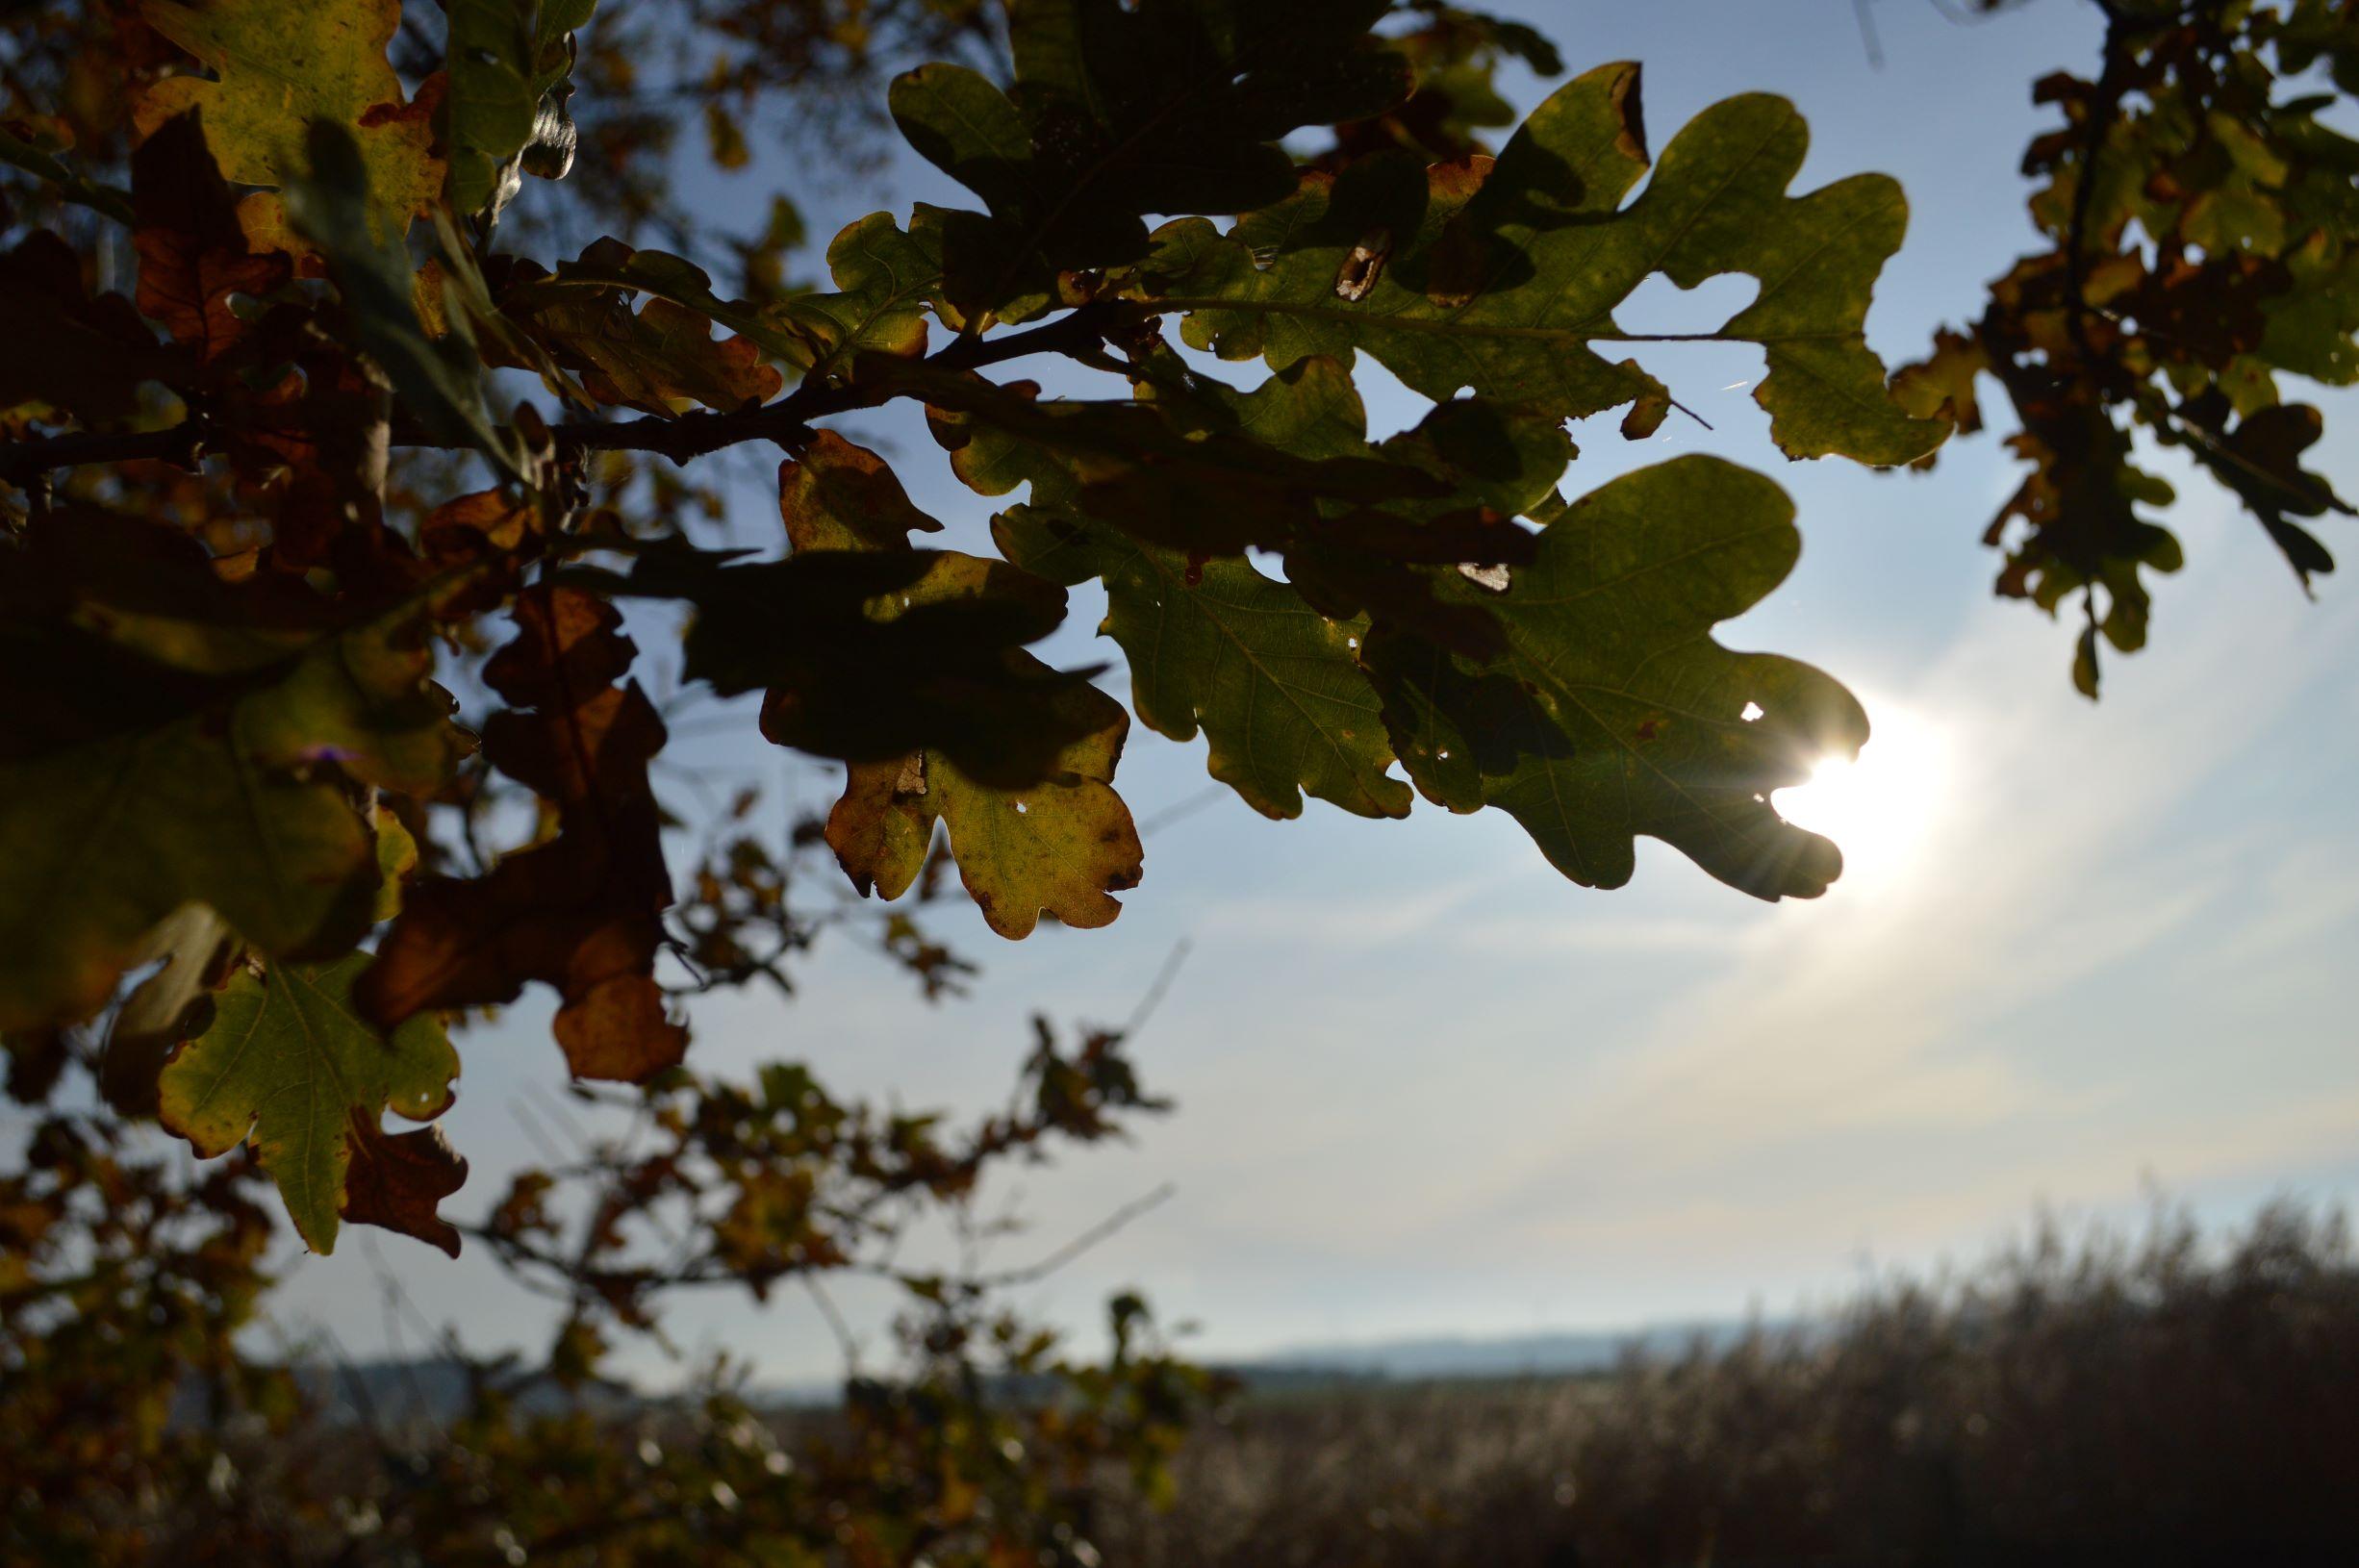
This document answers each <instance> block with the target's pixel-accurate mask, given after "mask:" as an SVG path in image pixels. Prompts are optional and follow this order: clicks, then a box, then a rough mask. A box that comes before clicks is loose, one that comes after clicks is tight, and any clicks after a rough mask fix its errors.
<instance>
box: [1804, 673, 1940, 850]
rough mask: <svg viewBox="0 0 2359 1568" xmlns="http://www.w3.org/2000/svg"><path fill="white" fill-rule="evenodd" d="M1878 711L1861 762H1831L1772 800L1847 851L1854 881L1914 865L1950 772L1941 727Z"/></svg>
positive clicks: (1881, 707) (1876, 708) (1893, 710)
mask: <svg viewBox="0 0 2359 1568" xmlns="http://www.w3.org/2000/svg"><path fill="white" fill-rule="evenodd" d="M1871 712H1872V713H1873V716H1874V721H1875V733H1874V734H1873V735H1872V736H1871V737H1870V738H1869V739H1868V742H1867V745H1866V746H1864V747H1862V748H1861V751H1860V754H1859V757H1858V759H1857V760H1851V759H1846V758H1840V757H1829V758H1828V759H1826V760H1825V761H1823V762H1821V763H1819V764H1818V766H1817V767H1816V768H1814V769H1813V770H1812V771H1811V776H1810V779H1809V781H1808V782H1807V783H1802V784H1797V785H1794V786H1792V787H1790V788H1788V789H1783V790H1779V791H1777V792H1776V793H1775V794H1773V795H1772V796H1770V797H1769V798H1770V803H1771V804H1772V805H1774V806H1776V808H1777V812H1778V815H1779V816H1781V817H1783V818H1785V819H1786V820H1787V821H1788V822H1792V823H1793V824H1794V825H1795V826H1797V827H1807V828H1809V829H1810V830H1811V831H1812V832H1814V833H1824V834H1825V835H1826V836H1827V837H1829V838H1831V839H1833V840H1834V841H1835V842H1836V843H1837V844H1839V845H1840V846H1841V847H1842V850H1843V866H1844V875H1845V878H1846V879H1847V880H1854V881H1859V880H1864V881H1883V880H1885V879H1886V878H1888V877H1890V875H1891V874H1892V873H1894V872H1896V871H1898V870H1900V869H1901V868H1903V867H1905V866H1906V865H1907V864H1908V862H1909V861H1910V859H1911V857H1912V856H1913V854H1914V853H1915V850H1916V849H1917V848H1918V847H1920V846H1921V844H1922V843H1923V841H1924V838H1925V836H1926V830H1927V829H1928V828H1930V827H1931V826H1932V825H1933V824H1934V822H1936V821H1937V820H1938V819H1939V817H1940V812H1941V807H1942V803H1943V797H1944V796H1945V794H1946V785H1947V775H1948V772H1949V757H1948V746H1947V744H1946V741H1945V739H1944V737H1943V736H1942V735H1941V733H1940V731H1939V730H1938V729H1936V728H1935V727H1934V726H1933V725H1931V724H1929V723H1927V722H1926V721H1924V720H1923V719H1921V718H1919V717H1918V716H1916V715H1915V714H1913V713H1910V712H1908V711H1907V710H1906V709H1902V708H1894V707H1890V706H1887V705H1883V704H1876V705H1874V706H1873V707H1872V709H1871Z"/></svg>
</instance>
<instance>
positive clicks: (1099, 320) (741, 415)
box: [0, 301, 1121, 486]
mask: <svg viewBox="0 0 2359 1568" xmlns="http://www.w3.org/2000/svg"><path fill="white" fill-rule="evenodd" d="M1120 308H1121V307H1120V306H1118V305H1116V304H1114V303H1113V302H1110V301H1099V302H1096V303H1092V304H1088V305H1083V306H1080V307H1078V309H1075V310H1073V311H1071V312H1068V313H1067V314H1066V315H1064V316H1059V317H1057V318H1056V319H1055V320H1053V321H1048V322H1044V323H1042V324H1041V325H1039V326H1035V327H1027V328H1025V329H1024V330H1023V331H1020V332H1012V333H1009V334H1007V335H1006V336H1004V337H1000V338H989V339H984V338H965V337H961V338H957V339H954V340H953V341H951V342H950V343H949V344H947V345H946V346H945V347H943V348H942V349H941V350H940V351H939V352H938V353H935V354H932V355H930V356H928V357H927V358H926V361H925V364H926V366H928V367H931V368H934V369H940V370H977V369H981V368H982V367H985V366H989V365H999V364H1002V363H1003V362H1005V361H1008V360H1013V359H1021V358H1023V357H1025V356H1026V355H1028V354H1068V353H1077V352H1079V353H1085V352H1087V351H1089V350H1090V349H1093V348H1096V347H1098V346H1099V345H1101V344H1102V343H1103V341H1105V329H1106V326H1107V325H1108V323H1109V321H1110V318H1111V317H1112V316H1113V315H1114V313H1115V312H1116V311H1117V310H1119V309H1120ZM895 395H896V393H894V392H880V391H878V390H876V389H874V388H869V387H861V386H858V385H856V384H850V383H843V384H835V383H826V382H818V383H812V382H806V383H804V384H803V385H801V386H799V387H797V388H796V389H795V390H794V391H793V392H789V393H788V394H787V395H786V396H784V397H782V398H780V399H779V400H778V401H776V402H774V403H769V404H765V405H763V406H762V407H760V408H751V409H742V410H738V411H735V412H732V413H727V414H683V415H680V416H679V417H676V418H666V417H660V416H657V415H647V416H646V417H641V418H637V419H622V420H609V419H576V420H570V421H568V422H566V423H564V424H556V425H551V426H550V427H549V434H550V435H551V436H552V437H554V438H555V439H556V441H557V443H558V444H559V445H560V446H571V447H573V448H574V449H576V450H579V451H594V452H595V451H623V452H655V453H658V454H660V455H662V456H664V457H668V458H670V459H671V460H672V462H673V463H678V464H684V463H687V462H688V461H690V460H691V459H693V458H698V457H702V456H704V455H705V454H706V453H708V452H717V451H720V450H721V449H723V447H727V446H736V445H739V444H742V443H746V442H749V441H770V442H775V443H778V444H779V445H782V446H786V445H795V444H799V443H802V442H806V441H809V440H810V439H811V434H812V432H811V421H813V420H814V419H824V418H826V417H829V416H831V415H837V414H845V413H849V412H850V411H851V410H853V409H862V408H875V407H877V406H878V405H880V404H883V403H885V402H888V401H890V400H891V399H892V398H893V397H894V396H895ZM212 434H213V432H212V428H211V426H210V425H209V424H208V423H207V421H206V420H205V419H204V417H202V416H195V417H190V418H189V419H187V420H184V421H183V422H182V423H180V424H176V425H173V426H171V427H170V428H168V429H165V430H142V431H132V432H128V433H125V434H113V433H106V432H86V431H76V432H73V433H71V434H67V435H63V436H51V437H48V438H46V439H44V440H40V441H22V442H14V443H10V444H8V445H6V446H0V481H5V482H7V483H9V484H13V485H17V486H23V485H25V484H27V483H28V482H30V481H31V480H33V479H36V478H38V476H39V475H41V474H44V473H49V472H53V471H55V470H57V469H60V468H80V467H84V466H87V465H89V464H97V463H128V462H135V461H138V460H140V459H156V460H162V461H165V462H170V463H177V464H179V465H181V466H182V467H184V468H185V467H190V466H193V465H194V463H195V462H196V460H197V459H198V458H199V457H200V456H202V455H203V454H204V453H205V451H206V450H207V449H208V447H209V446H210V444H211V439H212ZM393 444H394V445H396V446H422V447H433V448H437V449H441V450H445V451H449V450H461V449H463V448H461V447H460V446H459V445H458V444H457V443H452V442H448V441H444V440H443V439H441V438H439V437H435V436H430V435H428V434H427V433H426V432H424V431H423V430H420V429H418V428H417V427H415V426H412V425H406V424H402V423H396V424H395V425H394V426H393Z"/></svg>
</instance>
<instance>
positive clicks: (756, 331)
mask: <svg viewBox="0 0 2359 1568" xmlns="http://www.w3.org/2000/svg"><path fill="white" fill-rule="evenodd" d="M827 260H828V265H829V266H830V268H831V269H832V272H833V276H834V279H835V283H836V289H837V291H836V292H833V293H808V294H798V295H795V296H793V297H791V298H788V299H783V300H778V301H775V302H774V303H772V304H768V305H758V306H757V305H751V304H748V303H746V302H744V301H741V300H731V299H723V298H722V297H721V296H720V295H719V294H718V293H716V292H715V291H714V290H713V280H712V278H711V277H710V276H709V275H708V274H707V273H706V272H705V270H704V269H703V268H702V267H700V266H697V265H696V264H695V263H693V262H690V261H687V260H685V259H683V258H681V257H678V256H673V255H670V254H668V253H666V252H664V251H660V250H633V249H632V248H631V247H630V246H628V245H626V244H624V243H622V241H621V240H597V241H596V242H595V243H593V244H592V245H590V247H589V248H588V249H586V250H584V251H583V252H582V253H581V255H580V256H579V257H577V258H576V259H574V260H572V261H570V262H561V263H559V264H558V266H557V270H556V271H555V272H553V273H550V274H548V275H546V276H545V277H535V278H533V279H532V280H531V281H529V282H525V283H520V284H517V285H513V286H511V287H510V288H508V289H506V290H504V291H502V292H501V295H500V301H499V303H500V306H501V308H502V309H503V310H504V311H506V312H507V313H509V314H510V315H511V316H514V317H516V318H519V319H523V320H533V319H536V318H544V317H545V318H546V320H547V321H548V322H553V323H557V324H564V323H568V322H577V321H578V317H579V316H580V312H581V310H582V307H581V306H580V304H579V303H578V301H579V300H580V298H581V296H582V295H583V293H584V292H585V291H589V292H593V293H600V294H605V295H608V296H611V295H612V294H613V293H614V292H615V291H625V290H627V291H635V292H639V293H644V294H647V295H649V296H651V297H653V298H654V299H657V300H661V301H663V302H665V303H666V304H669V305H672V306H677V307H679V308H681V309H682V310H686V311H693V312H695V313H696V314H697V315H698V316H703V317H704V318H705V319H706V320H709V321H711V322H713V323H714V324H715V325H718V326H722V327H726V328H727V329H728V330H729V331H731V332H734V333H736V334H737V335H738V336H739V337H741V338H743V339H745V340H746V341H748V342H750V343H752V344H754V345H755V346H757V347H758V348H760V349H761V351H762V353H763V354H764V355H765V356H766V357H768V358H770V359H772V360H774V361H775V362H777V363H778V364H781V365H784V366H787V367H790V368H792V369H796V370H799V371H801V372H802V373H803V375H805V376H806V377H815V378H819V379H823V380H824V379H827V378H830V377H838V376H843V375H847V374H849V373H850V368H851V366H852V362H853V360H854V359H855V358H856V357H857V356H859V355H861V354H883V355H891V356H898V357H910V356H915V355H919V354H923V353H924V352H925V351H926V311H927V309H928V307H929V305H931V304H933V303H935V302H936V301H937V296H938V295H939V293H940V290H941V284H942V259H941V256H940V254H939V252H938V250H936V249H934V248H932V247H930V246H929V245H928V244H927V242H926V240H925V239H923V238H921V237H920V236H917V235H911V234H904V233H903V232H901V230H900V228H899V227H898V226H896V224H895V223H894V221H893V219H892V217H891V215H888V214H884V213H875V214H871V215H869V216H867V217H864V218H862V219H860V221H858V222H857V223H852V224H849V225H847V226H846V227H845V229H844V231H843V232H842V233H840V234H838V235H837V236H836V237H835V240H834V242H833V243H832V244H830V245H829V246H828V247H827ZM569 330H578V326H577V325H576V326H575V327H573V328H571V329H569ZM713 352H714V351H713V350H710V349H708V350H706V353H707V355H708V356H709V355H710V354H711V353H713ZM741 374H742V372H741Z"/></svg>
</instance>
